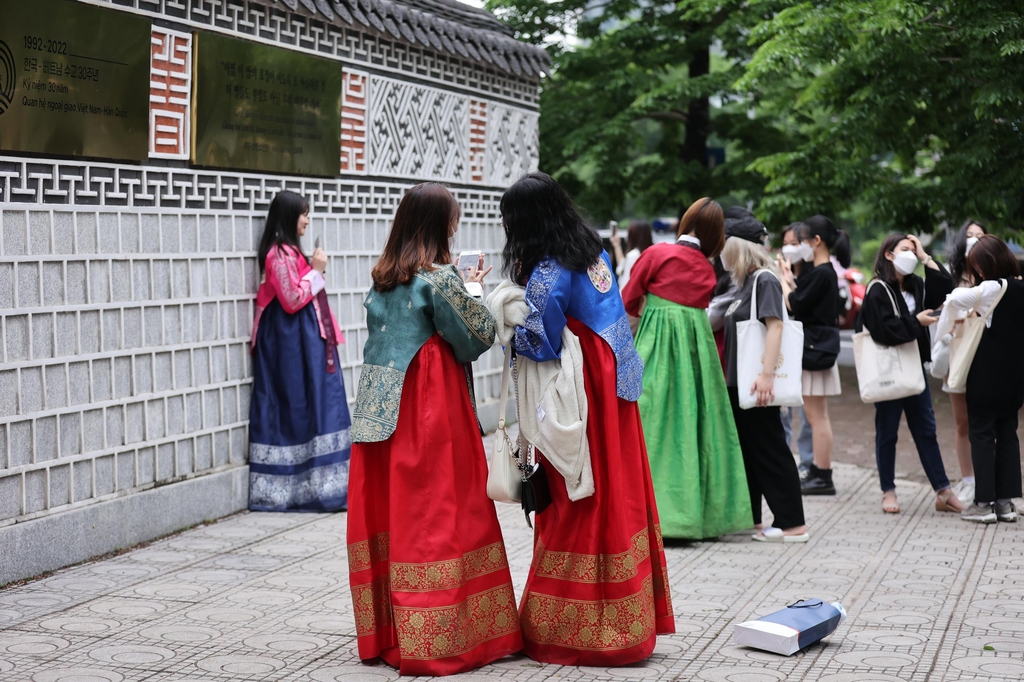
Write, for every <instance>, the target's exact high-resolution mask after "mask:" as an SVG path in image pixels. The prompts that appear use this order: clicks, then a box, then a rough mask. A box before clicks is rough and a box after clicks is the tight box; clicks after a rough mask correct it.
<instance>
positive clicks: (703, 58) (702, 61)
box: [680, 43, 711, 168]
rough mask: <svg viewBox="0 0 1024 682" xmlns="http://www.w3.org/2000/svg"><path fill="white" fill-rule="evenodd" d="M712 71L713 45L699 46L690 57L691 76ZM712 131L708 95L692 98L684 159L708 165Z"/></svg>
mask: <svg viewBox="0 0 1024 682" xmlns="http://www.w3.org/2000/svg"><path fill="white" fill-rule="evenodd" d="M710 72H711V45H710V44H708V43H705V44H704V45H700V46H698V47H697V49H696V51H695V52H694V54H693V57H691V58H690V75H689V77H690V78H697V77H699V76H706V75H707V74H709V73H710ZM710 132H711V105H710V104H709V103H708V98H707V97H700V98H698V99H693V100H690V104H689V106H688V107H687V109H686V137H685V138H684V140H683V145H682V148H681V149H680V157H681V158H682V159H683V161H695V162H697V163H699V164H700V165H701V166H702V167H704V168H706V167H707V165H708V134H709V133H710Z"/></svg>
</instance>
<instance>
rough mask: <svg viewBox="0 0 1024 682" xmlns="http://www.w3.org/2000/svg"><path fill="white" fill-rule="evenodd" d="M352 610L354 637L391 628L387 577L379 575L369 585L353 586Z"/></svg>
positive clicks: (389, 594) (389, 588)
mask: <svg viewBox="0 0 1024 682" xmlns="http://www.w3.org/2000/svg"><path fill="white" fill-rule="evenodd" d="M352 608H353V611H354V613H355V619H356V635H357V636H359V637H365V636H366V635H372V634H374V633H375V632H377V631H378V630H385V629H387V628H389V627H391V623H392V616H391V585H390V581H389V580H388V576H386V575H379V576H377V577H375V578H374V579H373V582H371V583H368V584H365V585H353V586H352Z"/></svg>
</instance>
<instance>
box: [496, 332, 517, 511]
mask: <svg viewBox="0 0 1024 682" xmlns="http://www.w3.org/2000/svg"><path fill="white" fill-rule="evenodd" d="M511 363H512V343H511V342H509V345H508V347H507V348H506V349H505V367H504V369H503V370H502V372H501V397H500V398H499V399H498V430H497V432H496V433H495V434H494V450H493V452H492V453H491V464H490V470H489V471H488V472H487V497H489V498H491V499H492V500H494V501H495V502H507V503H509V504H519V503H520V502H521V501H522V499H523V476H522V472H521V471H520V470H519V463H518V462H517V461H516V457H515V454H514V452H515V450H514V448H513V445H512V440H511V439H510V438H509V437H508V431H506V430H505V407H506V406H507V405H508V377H509V374H510V371H511V367H510V365H511Z"/></svg>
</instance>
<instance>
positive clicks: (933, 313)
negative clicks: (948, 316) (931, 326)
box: [928, 305, 942, 317]
mask: <svg viewBox="0 0 1024 682" xmlns="http://www.w3.org/2000/svg"><path fill="white" fill-rule="evenodd" d="M941 316H942V306H941V305H940V306H939V307H938V308H936V309H935V310H933V311H931V312H930V313H928V317H941Z"/></svg>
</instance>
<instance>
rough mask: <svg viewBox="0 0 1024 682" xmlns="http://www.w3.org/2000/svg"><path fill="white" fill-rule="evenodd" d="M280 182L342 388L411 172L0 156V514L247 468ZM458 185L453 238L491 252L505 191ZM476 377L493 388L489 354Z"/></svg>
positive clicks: (482, 386)
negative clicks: (328, 315) (203, 167)
mask: <svg viewBox="0 0 1024 682" xmlns="http://www.w3.org/2000/svg"><path fill="white" fill-rule="evenodd" d="M283 184H286V185H287V186H288V188H289V189H293V190H296V191H299V192H301V193H303V194H304V195H305V196H307V197H308V198H309V200H310V201H311V204H312V211H311V216H312V224H311V228H310V230H309V231H308V232H307V237H306V239H307V242H308V244H307V249H309V246H310V245H311V244H312V240H313V239H314V238H315V237H316V236H320V237H321V241H322V244H323V246H324V247H325V249H326V250H327V251H328V253H329V256H330V261H329V264H328V270H327V275H328V282H329V284H328V286H329V292H330V296H331V305H332V308H333V309H334V311H335V312H336V314H337V316H338V319H339V323H340V324H341V327H342V329H343V330H344V332H345V334H346V337H347V343H346V344H345V345H344V346H342V347H341V358H342V366H343V369H344V377H345V382H346V385H347V387H348V391H349V399H350V400H351V399H352V398H353V397H354V396H353V394H352V392H353V390H354V388H355V386H356V385H357V383H358V376H359V374H358V373H359V364H360V362H361V359H362V358H361V354H362V346H363V343H364V342H365V340H366V332H365V327H364V316H363V309H362V299H363V295H364V294H365V292H366V290H367V289H368V288H369V286H370V277H369V272H370V269H371V267H372V265H373V263H374V262H375V260H376V258H377V255H378V254H379V253H380V250H381V249H382V248H383V244H384V239H385V236H386V234H387V229H388V227H389V225H390V218H391V215H392V213H393V210H394V207H395V206H396V205H397V202H398V200H399V199H400V198H401V196H402V193H403V191H404V189H405V188H406V187H408V185H409V183H407V182H406V183H402V182H386V183H385V182H371V181H365V180H360V181H351V180H348V179H338V180H310V179H299V178H285V179H282V178H270V177H265V176H258V175H248V174H238V173H222V174H216V173H209V172H196V171H189V170H184V169H178V170H174V171H173V172H172V171H168V170H167V169H157V168H149V169H147V168H142V169H140V168H139V167H137V166H121V165H118V164H97V163H93V164H84V163H72V162H54V161H44V160H33V159H21V158H12V157H0V336H2V339H3V344H2V347H0V526H2V525H4V524H9V523H12V522H15V521H22V520H27V519H30V518H35V517H38V516H41V515H46V514H48V513H50V512H53V511H61V510H67V509H72V508H76V507H80V506H83V505H87V504H91V503H94V502H97V501H102V500H106V499H111V498H113V497H116V496H119V495H124V494H129V493H132V492H137V491H141V490H145V489H148V488H152V487H155V486H158V485H162V484H165V483H169V482H174V481H179V480H186V479H189V478H193V477H196V476H201V475H204V474H208V473H212V472H215V471H219V470H224V469H226V468H230V467H235V466H241V465H243V464H244V462H245V458H246V420H247V417H248V407H249V385H250V381H251V377H250V362H249V353H248V347H247V344H248V341H249V336H250V333H251V328H252V301H253V294H254V292H255V289H256V285H257V278H258V273H257V267H256V259H255V249H256V246H257V243H258V239H259V237H260V234H261V232H262V229H263V219H264V217H265V215H266V209H267V207H268V206H269V202H270V200H271V199H272V198H273V195H274V193H275V192H276V191H277V190H278V189H280V188H281V187H282V185H283ZM58 190H59V191H58ZM455 192H456V195H457V196H458V198H459V201H460V202H461V204H462V207H463V220H462V224H461V229H460V231H459V234H458V238H457V246H456V248H457V249H458V248H463V247H472V248H480V249H483V250H484V251H485V252H487V253H488V255H489V258H490V260H491V262H492V263H495V264H497V262H498V257H499V252H500V248H501V245H502V243H503V236H502V233H501V229H500V227H499V222H498V211H497V202H498V199H499V198H500V194H501V192H500V190H481V189H476V188H471V189H458V188H456V189H455ZM39 199H42V201H39ZM140 204H141V205H140ZM493 279H497V277H496V275H495V276H494V277H493ZM492 355H493V354H492ZM477 372H478V375H477V384H478V385H477V391H478V398H479V399H480V400H481V401H486V400H489V399H493V398H494V397H496V393H497V383H498V382H497V372H498V358H497V357H496V356H494V357H491V356H489V357H487V358H484V359H483V360H482V361H481V362H480V363H478V367H477Z"/></svg>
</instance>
